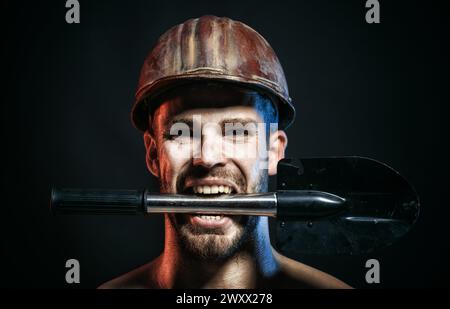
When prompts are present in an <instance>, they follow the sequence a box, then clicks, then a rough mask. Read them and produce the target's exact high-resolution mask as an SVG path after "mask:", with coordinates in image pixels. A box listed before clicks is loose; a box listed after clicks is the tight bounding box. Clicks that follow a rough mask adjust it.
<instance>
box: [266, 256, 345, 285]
mask: <svg viewBox="0 0 450 309" xmlns="http://www.w3.org/2000/svg"><path fill="white" fill-rule="evenodd" d="M274 256H275V258H276V260H277V261H278V263H279V265H280V275H279V277H280V279H281V278H282V281H283V283H284V284H282V286H284V287H287V288H289V287H292V288H313V289H351V288H352V287H351V286H350V285H348V284H346V283H345V282H343V281H341V280H339V279H337V278H335V277H333V276H331V275H329V274H327V273H324V272H323V271H320V270H318V269H316V268H314V267H311V266H308V265H305V264H303V263H300V262H298V261H295V260H293V259H290V258H288V257H286V256H284V255H281V254H280V253H278V252H276V251H275V250H274Z"/></svg>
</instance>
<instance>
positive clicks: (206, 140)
mask: <svg viewBox="0 0 450 309" xmlns="http://www.w3.org/2000/svg"><path fill="white" fill-rule="evenodd" d="M200 148H201V149H199V150H200V151H198V152H197V153H196V155H194V159H193V165H194V166H198V165H201V166H204V167H206V168H211V167H213V166H216V165H225V163H226V157H225V156H224V154H223V149H222V138H221V136H220V135H218V134H204V135H203V136H202V141H201V145H200Z"/></svg>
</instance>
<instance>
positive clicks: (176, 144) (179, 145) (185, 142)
mask: <svg viewBox="0 0 450 309" xmlns="http://www.w3.org/2000/svg"><path fill="white" fill-rule="evenodd" d="M194 144H195V143H192V140H189V139H182V138H180V139H175V140H173V141H166V142H165V143H164V148H165V152H166V154H167V156H168V157H169V160H170V161H171V162H177V161H182V160H188V159H190V158H191V157H192V152H193V149H192V148H193V145H194Z"/></svg>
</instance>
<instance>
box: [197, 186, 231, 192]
mask: <svg viewBox="0 0 450 309" xmlns="http://www.w3.org/2000/svg"><path fill="white" fill-rule="evenodd" d="M232 191H233V189H232V188H231V187H229V186H223V185H220V186H217V185H212V186H195V187H194V193H200V194H218V193H226V194H229V193H231V192H232Z"/></svg>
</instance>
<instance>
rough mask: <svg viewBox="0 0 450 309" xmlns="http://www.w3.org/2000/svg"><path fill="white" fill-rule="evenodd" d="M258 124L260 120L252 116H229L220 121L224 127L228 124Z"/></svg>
mask: <svg viewBox="0 0 450 309" xmlns="http://www.w3.org/2000/svg"><path fill="white" fill-rule="evenodd" d="M251 123H253V124H258V121H257V120H255V119H252V118H227V119H223V120H221V121H220V125H221V127H224V126H225V125H226V124H231V125H235V124H242V125H243V126H245V125H247V124H251Z"/></svg>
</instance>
